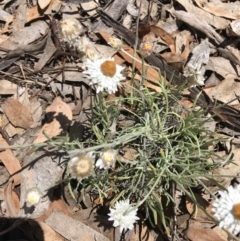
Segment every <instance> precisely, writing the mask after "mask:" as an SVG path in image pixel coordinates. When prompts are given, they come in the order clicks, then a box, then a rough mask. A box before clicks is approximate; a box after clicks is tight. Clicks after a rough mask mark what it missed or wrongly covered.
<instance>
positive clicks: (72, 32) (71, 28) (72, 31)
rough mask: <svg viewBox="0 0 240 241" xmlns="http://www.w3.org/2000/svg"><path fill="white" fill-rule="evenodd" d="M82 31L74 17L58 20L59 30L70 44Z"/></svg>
mask: <svg viewBox="0 0 240 241" xmlns="http://www.w3.org/2000/svg"><path fill="white" fill-rule="evenodd" d="M82 31H83V27H82V25H81V24H80V23H79V21H78V20H77V19H76V18H67V19H64V20H62V21H61V22H60V32H61V34H62V38H63V40H64V41H65V42H68V43H69V44H70V45H72V44H73V43H74V41H76V39H77V37H78V36H79V35H80V34H81V32H82Z"/></svg>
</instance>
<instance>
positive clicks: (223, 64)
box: [206, 57, 240, 79]
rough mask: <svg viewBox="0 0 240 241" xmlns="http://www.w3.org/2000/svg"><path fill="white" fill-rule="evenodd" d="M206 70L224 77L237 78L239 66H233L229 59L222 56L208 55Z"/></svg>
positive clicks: (239, 71)
mask: <svg viewBox="0 0 240 241" xmlns="http://www.w3.org/2000/svg"><path fill="white" fill-rule="evenodd" d="M206 70H212V71H214V72H216V73H217V74H219V75H221V76H222V77H223V78H226V79H231V78H232V79H239V76H238V73H240V68H239V66H233V65H232V64H231V62H230V61H229V60H227V59H225V58H223V57H210V59H209V62H208V64H207V66H206Z"/></svg>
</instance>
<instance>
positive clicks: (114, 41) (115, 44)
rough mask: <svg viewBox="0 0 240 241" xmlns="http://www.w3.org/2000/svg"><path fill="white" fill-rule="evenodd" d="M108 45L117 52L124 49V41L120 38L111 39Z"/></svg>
mask: <svg viewBox="0 0 240 241" xmlns="http://www.w3.org/2000/svg"><path fill="white" fill-rule="evenodd" d="M108 44H109V45H111V46H112V47H113V48H115V49H117V50H119V49H121V48H122V41H121V40H120V39H118V38H109V42H108Z"/></svg>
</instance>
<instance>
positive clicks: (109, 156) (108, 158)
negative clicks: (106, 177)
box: [103, 154, 113, 162]
mask: <svg viewBox="0 0 240 241" xmlns="http://www.w3.org/2000/svg"><path fill="white" fill-rule="evenodd" d="M103 161H104V162H112V161H113V155H112V154H106V155H104V157H103Z"/></svg>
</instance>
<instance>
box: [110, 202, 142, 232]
mask: <svg viewBox="0 0 240 241" xmlns="http://www.w3.org/2000/svg"><path fill="white" fill-rule="evenodd" d="M108 215H109V216H110V218H109V219H108V220H109V221H114V223H113V226H114V227H118V226H120V232H122V231H123V230H124V229H130V230H132V229H133V224H134V223H135V221H136V220H139V217H137V207H133V206H132V205H131V204H130V203H129V199H126V200H122V201H118V202H116V203H115V205H114V208H110V213H109V214H108Z"/></svg>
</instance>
